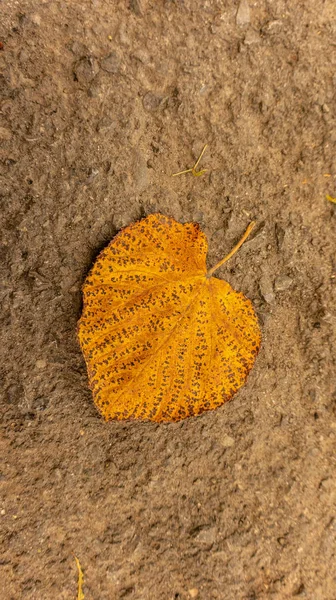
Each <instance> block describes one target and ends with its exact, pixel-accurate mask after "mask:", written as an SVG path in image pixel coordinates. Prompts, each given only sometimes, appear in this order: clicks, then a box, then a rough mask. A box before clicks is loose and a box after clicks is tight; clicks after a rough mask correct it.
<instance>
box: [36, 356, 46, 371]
mask: <svg viewBox="0 0 336 600" xmlns="http://www.w3.org/2000/svg"><path fill="white" fill-rule="evenodd" d="M35 365H36V367H37V368H38V369H45V368H46V366H47V361H46V360H44V359H43V358H42V359H40V360H37V361H36V363H35Z"/></svg>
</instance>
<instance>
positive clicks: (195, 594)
mask: <svg viewBox="0 0 336 600" xmlns="http://www.w3.org/2000/svg"><path fill="white" fill-rule="evenodd" d="M188 594H189V596H190V598H197V597H198V589H197V588H192V589H191V590H188Z"/></svg>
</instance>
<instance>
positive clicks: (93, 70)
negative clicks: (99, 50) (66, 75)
mask: <svg viewBox="0 0 336 600" xmlns="http://www.w3.org/2000/svg"><path fill="white" fill-rule="evenodd" d="M98 71H99V66H98V63H97V61H96V60H95V58H93V57H92V56H83V57H82V58H80V59H79V61H78V62H77V63H76V64H75V66H74V69H73V73H74V75H75V78H76V80H77V81H78V83H82V84H85V83H89V82H90V81H92V79H93V78H94V77H95V76H96V75H97V73H98Z"/></svg>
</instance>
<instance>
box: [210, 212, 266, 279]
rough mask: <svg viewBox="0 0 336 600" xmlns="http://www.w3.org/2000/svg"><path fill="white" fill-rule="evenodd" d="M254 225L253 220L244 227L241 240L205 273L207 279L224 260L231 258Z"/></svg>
mask: <svg viewBox="0 0 336 600" xmlns="http://www.w3.org/2000/svg"><path fill="white" fill-rule="evenodd" d="M254 226H255V221H252V222H251V223H250V224H249V226H248V228H247V229H246V231H245V233H244V235H243V237H242V238H241V240H239V242H238V244H236V245H235V246H234V247H233V248H232V250H231V252H229V254H227V255H226V256H224V258H222V260H220V261H219V263H217V265H215V266H214V267H212V269H210V270H209V271H208V272H207V274H206V277H207V279H210V277H212V275H213V274H214V272H215V271H217V269H219V267H221V266H222V265H223V264H224V263H226V261H228V260H229V259H230V258H231V256H233V255H234V254H235V253H236V252H237V250H239V248H240V246H242V245H243V243H244V242H245V240H246V239H247V238H248V236H249V235H250V233H251V231H252V229H253V227H254Z"/></svg>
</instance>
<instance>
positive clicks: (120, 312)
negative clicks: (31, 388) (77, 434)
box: [78, 214, 260, 422]
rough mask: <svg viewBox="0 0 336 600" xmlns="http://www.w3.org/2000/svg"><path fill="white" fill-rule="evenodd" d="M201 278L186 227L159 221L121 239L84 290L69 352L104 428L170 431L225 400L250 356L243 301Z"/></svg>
mask: <svg viewBox="0 0 336 600" xmlns="http://www.w3.org/2000/svg"><path fill="white" fill-rule="evenodd" d="M251 228H252V227H251V226H250V227H249V228H248V230H247V232H246V233H245V235H244V236H243V238H242V240H241V241H240V242H239V244H237V246H236V247H235V248H234V249H233V250H232V251H231V252H230V253H229V254H228V255H227V257H225V258H224V259H223V260H222V261H220V262H219V263H218V265H216V266H215V267H213V268H212V269H210V270H209V271H208V272H207V269H206V254H207V240H206V236H205V235H204V233H202V232H201V231H200V228H199V225H198V224H196V223H187V224H185V225H182V224H181V223H177V222H176V221H174V219H171V218H169V217H165V216H163V215H160V214H155V215H150V216H149V217H147V218H146V219H144V220H142V221H139V222H137V223H134V224H133V225H130V226H129V227H126V228H125V229H123V230H122V231H121V232H120V233H119V234H118V235H117V236H116V237H115V238H114V239H113V240H112V241H111V243H110V244H109V245H108V246H107V247H106V248H105V249H104V250H103V251H102V252H101V253H100V255H99V256H98V258H97V260H96V262H95V263H94V265H93V267H92V269H91V272H90V273H89V275H88V277H87V279H86V281H85V283H84V286H83V297H84V308H83V313H82V316H81V319H80V320H79V323H78V336H79V342H80V345H81V348H82V351H83V354H84V357H85V361H86V364H87V369H88V375H89V383H90V387H91V389H92V391H93V396H94V401H95V404H96V406H97V407H98V409H99V410H100V412H101V413H102V415H103V416H104V417H105V419H107V420H108V419H118V420H122V419H141V420H151V421H157V422H162V421H179V420H180V419H184V418H186V417H190V416H192V415H198V414H200V413H202V412H203V411H205V410H210V409H214V408H216V407H218V406H220V405H221V404H223V402H226V401H227V400H229V399H230V398H231V397H232V396H233V394H235V392H236V391H237V390H238V389H239V388H240V387H241V386H242V385H243V384H244V383H245V380H246V377H247V375H248V373H249V371H250V369H251V368H252V366H253V363H254V360H255V357H256V354H257V352H258V349H259V346H260V331H259V325H258V321H257V317H256V315H255V313H254V310H253V307H252V304H251V302H250V300H248V299H247V298H245V296H244V295H243V294H241V293H239V292H236V291H234V290H233V289H232V287H231V286H230V285H229V284H228V283H227V282H226V281H223V280H220V279H217V278H214V277H212V274H213V273H214V271H215V270H216V269H217V268H218V267H219V266H221V265H222V264H223V263H224V262H225V261H226V260H228V258H230V257H231V256H232V254H233V253H234V252H235V251H236V250H237V249H238V247H239V246H240V245H241V244H242V243H243V241H244V239H245V238H246V237H247V235H248V233H249V231H250V230H251Z"/></svg>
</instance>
